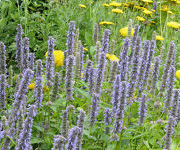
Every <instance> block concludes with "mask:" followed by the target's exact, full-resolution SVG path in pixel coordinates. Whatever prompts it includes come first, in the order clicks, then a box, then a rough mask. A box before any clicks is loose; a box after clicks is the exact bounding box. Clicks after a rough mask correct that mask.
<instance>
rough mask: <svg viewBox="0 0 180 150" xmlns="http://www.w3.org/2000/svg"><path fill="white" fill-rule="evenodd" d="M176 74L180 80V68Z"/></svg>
mask: <svg viewBox="0 0 180 150" xmlns="http://www.w3.org/2000/svg"><path fill="white" fill-rule="evenodd" d="M175 75H176V78H178V80H180V70H177V71H176V74H175Z"/></svg>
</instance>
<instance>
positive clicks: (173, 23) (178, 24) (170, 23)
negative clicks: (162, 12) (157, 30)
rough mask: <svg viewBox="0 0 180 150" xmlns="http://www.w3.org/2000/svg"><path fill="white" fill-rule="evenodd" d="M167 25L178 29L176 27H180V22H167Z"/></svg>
mask: <svg viewBox="0 0 180 150" xmlns="http://www.w3.org/2000/svg"><path fill="white" fill-rule="evenodd" d="M167 26H168V27H172V28H174V29H178V28H180V23H178V22H168V23H167Z"/></svg>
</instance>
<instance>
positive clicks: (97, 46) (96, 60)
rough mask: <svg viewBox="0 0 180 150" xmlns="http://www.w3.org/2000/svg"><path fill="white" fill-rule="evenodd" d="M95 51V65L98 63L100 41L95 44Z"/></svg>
mask: <svg viewBox="0 0 180 150" xmlns="http://www.w3.org/2000/svg"><path fill="white" fill-rule="evenodd" d="M95 49H96V53H95V62H96V64H98V62H99V55H100V49H101V42H100V41H97V42H96V47H95Z"/></svg>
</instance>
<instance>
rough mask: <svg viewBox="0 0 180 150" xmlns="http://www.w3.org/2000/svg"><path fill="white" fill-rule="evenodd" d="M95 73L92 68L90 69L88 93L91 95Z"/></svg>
mask: <svg viewBox="0 0 180 150" xmlns="http://www.w3.org/2000/svg"><path fill="white" fill-rule="evenodd" d="M95 73H96V69H94V67H93V66H91V68H90V73H89V93H90V94H91V95H92V94H93V92H94V85H95Z"/></svg>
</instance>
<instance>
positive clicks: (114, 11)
mask: <svg viewBox="0 0 180 150" xmlns="http://www.w3.org/2000/svg"><path fill="white" fill-rule="evenodd" d="M112 12H113V13H117V14H123V11H122V10H121V9H112Z"/></svg>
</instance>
